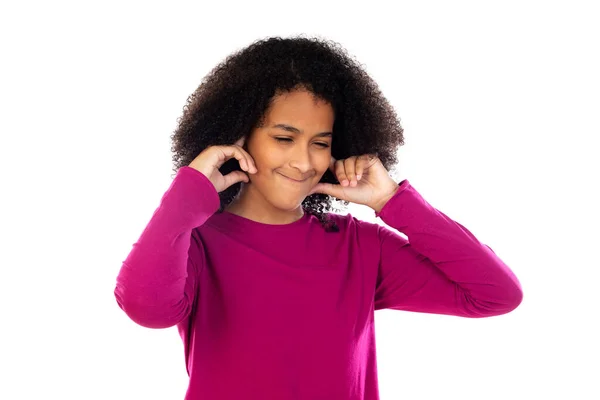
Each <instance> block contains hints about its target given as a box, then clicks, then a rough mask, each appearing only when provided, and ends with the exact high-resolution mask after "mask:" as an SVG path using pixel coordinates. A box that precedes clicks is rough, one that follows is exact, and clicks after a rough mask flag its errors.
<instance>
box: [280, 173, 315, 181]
mask: <svg viewBox="0 0 600 400" xmlns="http://www.w3.org/2000/svg"><path fill="white" fill-rule="evenodd" d="M278 174H279V175H281V176H283V177H284V178H286V179H288V180H290V181H292V182H296V183H302V182H306V181H307V180H308V178H306V179H303V180H301V181H299V180H297V179H292V178H290V177H289V176H285V175H284V174H282V173H279V172H278Z"/></svg>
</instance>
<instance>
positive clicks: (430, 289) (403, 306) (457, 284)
mask: <svg viewBox="0 0 600 400" xmlns="http://www.w3.org/2000/svg"><path fill="white" fill-rule="evenodd" d="M376 216H378V217H380V218H381V219H382V220H383V221H384V222H385V223H386V224H387V225H389V226H390V227H392V228H394V229H397V230H398V231H400V232H402V233H404V234H405V235H406V236H407V237H408V240H407V239H405V238H403V237H402V236H400V235H398V234H397V233H396V232H394V231H392V230H391V229H388V228H387V227H384V226H380V227H379V239H380V252H381V254H380V262H379V269H378V277H377V287H376V291H375V309H376V310H378V309H385V308H388V309H395V310H404V311H413V312H422V313H433V314H445V315H454V316H460V317H469V318H482V317H491V316H495V315H501V314H506V313H508V312H510V311H512V310H514V309H515V308H517V307H518V306H519V304H520V303H521V301H522V298H523V291H522V288H521V284H520V282H519V280H518V279H517V277H516V276H515V274H514V273H513V272H512V271H511V270H510V268H509V267H508V266H507V265H506V264H505V263H504V262H503V261H502V260H501V259H500V258H498V256H497V255H496V254H495V252H494V251H493V250H492V249H491V248H490V247H489V246H487V245H485V244H482V243H481V242H479V240H478V239H477V238H476V237H475V236H474V235H473V234H472V233H471V232H470V231H469V230H467V228H465V227H464V226H462V225H461V224H460V223H458V222H456V221H453V220H452V219H450V218H449V217H448V216H446V215H445V214H444V213H443V212H441V211H439V210H437V209H435V208H434V207H432V206H431V205H430V204H429V203H428V202H427V201H426V200H425V199H424V198H423V197H422V196H421V195H420V194H419V193H418V192H417V191H416V190H415V188H414V187H413V186H412V185H411V184H410V182H409V181H408V180H404V181H402V182H401V183H400V187H399V189H398V191H397V192H396V194H395V195H394V197H392V198H391V199H390V200H389V201H388V202H387V203H386V204H385V206H384V207H383V208H382V209H381V211H380V212H379V213H376Z"/></svg>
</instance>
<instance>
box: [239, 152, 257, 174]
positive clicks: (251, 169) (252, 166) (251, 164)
mask: <svg viewBox="0 0 600 400" xmlns="http://www.w3.org/2000/svg"><path fill="white" fill-rule="evenodd" d="M236 147H237V148H238V149H239V151H241V152H242V154H244V157H245V158H246V164H247V165H248V170H247V171H248V172H249V173H251V174H255V173H257V172H258V169H257V168H256V163H255V162H254V158H252V156H251V155H250V153H248V152H247V151H246V150H244V149H243V148H241V147H239V146H236Z"/></svg>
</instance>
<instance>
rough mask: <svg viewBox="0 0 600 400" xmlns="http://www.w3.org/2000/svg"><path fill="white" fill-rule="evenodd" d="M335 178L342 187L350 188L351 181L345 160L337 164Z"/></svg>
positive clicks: (338, 161)
mask: <svg viewBox="0 0 600 400" xmlns="http://www.w3.org/2000/svg"><path fill="white" fill-rule="evenodd" d="M334 173H335V177H336V178H337V180H338V181H339V182H340V184H341V185H342V186H348V185H349V184H350V181H349V180H348V177H347V176H346V170H345V168H344V160H337V161H336V162H335V172H334Z"/></svg>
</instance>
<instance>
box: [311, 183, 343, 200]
mask: <svg viewBox="0 0 600 400" xmlns="http://www.w3.org/2000/svg"><path fill="white" fill-rule="evenodd" d="M314 193H323V194H328V195H330V196H333V197H337V198H338V199H339V198H340V196H342V190H341V186H340V185H334V184H331V183H317V184H316V185H315V187H313V188H312V190H311V191H310V194H314Z"/></svg>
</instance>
